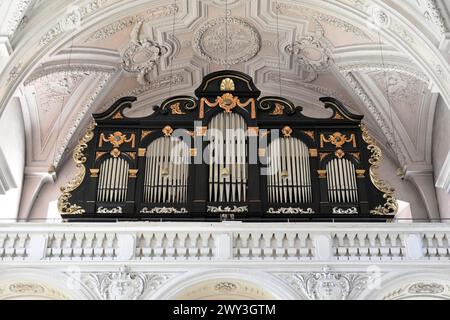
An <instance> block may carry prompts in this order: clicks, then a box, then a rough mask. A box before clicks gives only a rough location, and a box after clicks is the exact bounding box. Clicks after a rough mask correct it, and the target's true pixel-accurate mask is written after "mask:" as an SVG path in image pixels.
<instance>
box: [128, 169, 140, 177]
mask: <svg viewBox="0 0 450 320" xmlns="http://www.w3.org/2000/svg"><path fill="white" fill-rule="evenodd" d="M138 172H139V170H138V169H130V170H128V173H129V177H130V178H136V177H137V174H138Z"/></svg>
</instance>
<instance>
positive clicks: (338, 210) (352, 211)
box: [333, 207, 358, 214]
mask: <svg viewBox="0 0 450 320" xmlns="http://www.w3.org/2000/svg"><path fill="white" fill-rule="evenodd" d="M333 214H358V209H357V208H356V207H353V208H348V209H342V208H338V207H334V208H333Z"/></svg>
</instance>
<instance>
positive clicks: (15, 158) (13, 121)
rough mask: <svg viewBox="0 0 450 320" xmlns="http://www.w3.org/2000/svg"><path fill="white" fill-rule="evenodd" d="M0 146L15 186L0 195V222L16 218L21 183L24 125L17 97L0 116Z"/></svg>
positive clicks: (23, 159)
mask: <svg viewBox="0 0 450 320" xmlns="http://www.w3.org/2000/svg"><path fill="white" fill-rule="evenodd" d="M0 147H1V149H2V152H3V154H4V157H5V159H6V162H7V165H8V167H9V170H10V172H11V174H12V176H13V178H14V182H15V185H16V186H17V188H14V189H11V190H9V191H8V192H7V193H6V194H5V195H0V208H1V212H0V222H3V221H4V220H5V219H16V218H17V214H18V211H19V203H20V198H21V193H22V185H23V174H24V167H25V127H24V122H23V117H22V110H21V107H20V102H19V99H18V98H15V99H13V100H12V101H11V103H10V104H9V105H8V107H7V108H6V109H5V111H4V112H3V114H2V115H1V117H0Z"/></svg>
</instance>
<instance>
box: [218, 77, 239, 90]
mask: <svg viewBox="0 0 450 320" xmlns="http://www.w3.org/2000/svg"><path fill="white" fill-rule="evenodd" d="M234 90H236V86H235V85H234V81H233V79H230V78H225V79H223V80H222V83H221V84H220V91H234Z"/></svg>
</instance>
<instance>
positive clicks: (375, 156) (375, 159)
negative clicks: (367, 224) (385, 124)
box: [361, 124, 398, 215]
mask: <svg viewBox="0 0 450 320" xmlns="http://www.w3.org/2000/svg"><path fill="white" fill-rule="evenodd" d="M361 131H362V134H363V139H364V141H365V142H366V143H367V144H368V145H369V146H368V149H369V150H370V152H371V153H372V156H371V157H370V159H369V163H370V164H371V167H370V170H369V174H370V179H371V181H372V183H373V185H374V186H375V187H376V188H377V189H378V190H380V191H381V192H383V193H384V198H385V199H386V203H385V204H384V205H380V206H378V207H376V208H375V209H373V210H372V211H371V214H374V215H393V214H396V213H397V211H398V203H397V199H396V198H395V189H393V188H392V187H391V186H390V185H388V184H387V183H386V182H385V181H383V180H382V179H380V178H379V176H378V169H379V168H380V166H381V162H382V161H383V154H382V152H381V149H380V147H378V145H377V143H376V141H375V139H374V138H372V137H371V136H370V134H369V129H368V128H367V125H365V124H362V125H361Z"/></svg>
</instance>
